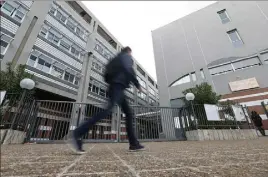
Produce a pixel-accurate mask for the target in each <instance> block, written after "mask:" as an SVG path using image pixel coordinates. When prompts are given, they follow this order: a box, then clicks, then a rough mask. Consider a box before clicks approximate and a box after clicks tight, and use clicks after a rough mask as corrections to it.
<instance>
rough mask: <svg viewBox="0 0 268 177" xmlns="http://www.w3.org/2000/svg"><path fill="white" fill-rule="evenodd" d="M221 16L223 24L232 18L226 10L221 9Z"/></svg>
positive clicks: (219, 13)
mask: <svg viewBox="0 0 268 177" xmlns="http://www.w3.org/2000/svg"><path fill="white" fill-rule="evenodd" d="M218 15H219V17H220V18H221V22H222V24H225V23H228V22H229V21H230V18H229V16H228V14H227V12H226V10H225V9H224V10H221V11H219V12H218Z"/></svg>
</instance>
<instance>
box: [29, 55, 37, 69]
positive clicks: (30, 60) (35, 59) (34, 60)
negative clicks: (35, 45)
mask: <svg viewBox="0 0 268 177" xmlns="http://www.w3.org/2000/svg"><path fill="white" fill-rule="evenodd" d="M36 61H37V57H36V56H34V55H31V56H30V58H29V59H28V61H27V65H29V66H32V67H34V66H35V63H36Z"/></svg>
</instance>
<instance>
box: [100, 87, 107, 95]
mask: <svg viewBox="0 0 268 177" xmlns="http://www.w3.org/2000/svg"><path fill="white" fill-rule="evenodd" d="M105 94H106V89H105V88H104V87H101V88H100V96H103V97H105Z"/></svg>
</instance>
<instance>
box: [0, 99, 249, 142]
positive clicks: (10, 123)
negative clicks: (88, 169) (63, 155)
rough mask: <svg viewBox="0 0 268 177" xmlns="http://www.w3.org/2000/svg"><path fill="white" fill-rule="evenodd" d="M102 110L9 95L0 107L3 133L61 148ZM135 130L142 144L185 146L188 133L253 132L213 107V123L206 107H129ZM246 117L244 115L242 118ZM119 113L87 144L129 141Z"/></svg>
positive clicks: (224, 108) (92, 134) (97, 128)
mask: <svg viewBox="0 0 268 177" xmlns="http://www.w3.org/2000/svg"><path fill="white" fill-rule="evenodd" d="M105 106H106V105H105V104H94V105H93V104H89V103H76V102H67V101H41V100H33V99H32V98H28V97H25V98H23V101H22V100H21V96H20V95H9V96H8V97H6V99H5V101H4V103H3V104H2V105H1V113H3V114H2V115H1V129H14V130H19V131H23V132H25V133H26V137H25V140H26V141H27V142H55V141H58V142H61V141H63V140H64V139H65V138H66V135H67V134H68V133H69V132H70V131H72V130H74V129H75V128H76V127H77V126H78V125H79V124H80V123H81V122H83V121H85V120H87V119H90V118H91V117H92V116H93V115H95V114H96V113H98V112H100V111H102V110H103V109H104V108H105ZM131 108H132V110H133V117H134V120H133V126H134V130H135V133H136V136H137V137H138V139H139V140H141V141H164V140H187V136H186V134H187V133H186V132H187V131H192V130H197V129H198V130H202V129H213V130H217V129H252V125H251V123H250V122H249V121H248V120H247V118H245V119H244V120H237V118H236V115H235V113H234V111H233V110H232V108H231V107H230V106H219V107H217V112H218V117H219V119H217V120H211V119H210V117H211V115H208V113H207V111H206V109H205V107H204V105H193V106H189V107H183V108H171V107H146V106H131ZM245 116H246V114H245ZM126 119H128V117H126V115H125V114H123V113H122V112H121V109H120V108H119V107H117V106H116V107H115V108H114V111H113V112H112V113H111V114H110V115H109V116H107V117H105V118H104V119H103V120H101V121H100V122H98V123H97V124H96V125H94V126H92V127H90V130H89V132H88V133H87V134H86V135H85V136H84V137H83V139H84V140H85V141H103V142H107V141H110V142H122V141H127V131H126V126H125V120H126Z"/></svg>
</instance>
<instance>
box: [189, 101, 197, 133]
mask: <svg viewBox="0 0 268 177" xmlns="http://www.w3.org/2000/svg"><path fill="white" fill-rule="evenodd" d="M190 103H191V107H192V110H193V116H194V121H195V126H196V130H198V122H197V118H196V115H195V111H194V106H193V101H190Z"/></svg>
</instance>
